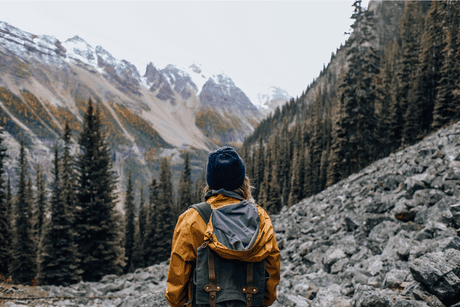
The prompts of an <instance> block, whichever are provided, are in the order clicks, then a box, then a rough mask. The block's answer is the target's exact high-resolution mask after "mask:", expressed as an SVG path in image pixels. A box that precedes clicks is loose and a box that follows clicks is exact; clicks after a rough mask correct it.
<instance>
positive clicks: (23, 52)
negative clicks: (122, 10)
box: [0, 21, 263, 190]
mask: <svg viewBox="0 0 460 307" xmlns="http://www.w3.org/2000/svg"><path fill="white" fill-rule="evenodd" d="M192 68H193V67H192ZM201 79H203V78H201ZM194 80H195V81H196V80H199V81H196V82H197V83H198V85H197V84H195V82H194ZM90 97H91V98H92V99H93V100H94V101H95V102H96V103H97V104H98V105H99V108H100V111H101V117H102V120H103V127H104V129H105V130H106V132H107V136H108V141H109V143H110V146H111V149H112V150H113V155H114V159H115V160H116V169H117V171H118V173H119V175H120V176H121V178H122V180H120V183H121V184H122V187H121V188H122V190H123V186H124V184H125V181H126V180H124V179H125V174H127V168H133V172H134V174H133V175H136V178H138V182H140V183H143V184H144V186H145V185H147V184H148V183H149V182H150V181H151V179H152V177H155V174H156V173H157V172H158V167H157V166H151V165H149V162H152V161H155V160H157V159H160V158H162V157H165V156H169V157H172V159H171V163H172V165H173V166H176V167H179V166H180V165H182V164H183V152H184V150H189V151H191V152H192V154H191V160H192V169H193V170H196V172H193V173H192V175H193V176H194V177H196V176H197V174H198V173H199V171H200V170H199V169H198V168H199V167H195V166H198V165H199V166H200V168H201V166H202V165H203V164H204V162H205V158H206V153H207V152H208V151H209V150H212V149H214V148H217V147H218V146H220V145H221V144H224V143H226V144H227V143H236V144H238V143H241V142H242V140H243V139H244V137H245V136H246V135H247V134H248V133H250V132H251V131H253V130H254V126H255V125H257V123H258V122H259V121H260V120H261V119H262V117H263V115H262V114H261V113H260V112H259V111H258V110H257V108H256V107H254V105H253V104H252V103H251V102H250V101H249V99H248V98H247V97H246V95H245V94H244V93H243V92H242V90H241V89H239V88H238V87H237V85H236V84H235V83H234V82H233V81H232V80H231V78H230V77H228V76H225V75H223V74H219V75H215V76H210V77H208V78H207V79H206V80H200V79H199V78H198V79H197V78H195V76H191V75H190V74H189V72H186V71H184V70H181V69H178V68H177V67H176V66H174V65H168V66H166V67H165V68H164V69H159V68H157V67H155V65H154V64H153V63H150V64H148V65H147V67H146V71H145V74H144V75H141V74H140V73H139V72H138V70H137V68H136V67H135V66H134V65H132V64H131V63H129V62H128V61H126V60H118V59H116V58H114V57H113V56H112V55H111V54H110V52H109V51H107V50H105V49H104V48H103V47H101V46H96V47H93V46H91V45H89V44H88V43H87V42H86V41H85V40H84V39H82V38H80V37H78V36H75V37H73V38H70V39H68V40H66V41H65V42H61V41H59V40H58V39H56V38H55V37H53V36H49V35H35V34H32V33H28V32H25V31H22V30H20V29H18V28H15V27H14V26H12V25H9V24H8V23H5V22H1V21H0V122H1V123H2V124H3V125H4V126H5V130H6V133H5V137H6V139H7V141H6V143H7V146H8V150H9V151H10V153H11V154H10V161H9V162H7V173H8V175H10V176H11V177H12V178H13V182H14V177H15V171H14V165H15V158H14V157H16V156H17V155H16V153H17V148H18V147H19V145H18V144H19V141H20V139H21V138H24V140H25V144H26V147H27V149H28V154H29V159H30V164H31V169H32V173H33V174H34V169H35V165H36V164H37V163H41V164H43V165H44V167H45V168H49V167H51V156H52V154H51V151H50V148H52V146H54V144H55V143H56V141H58V140H59V139H60V138H61V135H62V131H63V126H64V123H65V121H69V122H70V123H71V126H72V128H73V129H74V132H75V133H74V141H76V140H77V138H78V134H79V131H80V130H81V123H82V118H83V114H84V111H85V109H86V106H87V101H88V99H89V98H90ZM47 171H48V170H47V169H45V173H47ZM176 177H177V176H176Z"/></svg>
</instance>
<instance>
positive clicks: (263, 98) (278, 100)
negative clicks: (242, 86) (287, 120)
mask: <svg viewBox="0 0 460 307" xmlns="http://www.w3.org/2000/svg"><path fill="white" fill-rule="evenodd" d="M291 98H292V97H291V95H289V93H288V92H287V91H286V90H284V89H282V88H279V87H276V86H270V87H268V88H267V90H266V91H265V92H264V93H259V94H257V100H258V101H257V104H255V105H256V106H257V107H258V108H259V110H260V111H262V112H264V113H270V112H272V111H274V110H275V109H276V107H278V106H279V107H281V106H282V105H283V104H285V103H286V102H287V101H289V100H290V99H291Z"/></svg>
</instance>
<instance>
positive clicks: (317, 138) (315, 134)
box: [308, 90, 323, 194]
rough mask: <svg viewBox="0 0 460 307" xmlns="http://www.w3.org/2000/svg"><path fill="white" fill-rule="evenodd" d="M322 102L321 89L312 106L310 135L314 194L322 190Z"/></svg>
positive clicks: (311, 178)
mask: <svg viewBox="0 0 460 307" xmlns="http://www.w3.org/2000/svg"><path fill="white" fill-rule="evenodd" d="M321 103H322V93H321V90H320V91H319V92H318V93H317V94H316V99H315V102H314V104H313V106H312V112H311V115H310V116H311V120H310V121H308V122H309V123H310V127H309V131H311V136H310V158H311V165H310V168H311V176H309V180H310V189H311V193H312V194H316V193H318V192H319V190H320V182H319V176H320V168H321V153H322V140H321V138H322V135H321V134H322V130H323V127H322V125H321V121H320V117H321V110H320V108H321Z"/></svg>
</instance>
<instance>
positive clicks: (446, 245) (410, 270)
mask: <svg viewBox="0 0 460 307" xmlns="http://www.w3.org/2000/svg"><path fill="white" fill-rule="evenodd" d="M459 148H460V122H458V123H457V124H455V125H452V126H450V127H447V128H444V129H441V130H440V131H438V132H437V133H435V134H433V135H431V136H429V137H427V138H426V139H425V140H423V141H422V142H420V143H418V144H416V145H414V146H411V147H408V148H406V149H404V150H402V151H399V152H397V153H395V154H392V155H391V156H389V157H387V158H385V159H382V160H379V161H376V162H375V163H373V164H371V165H370V166H368V167H367V168H365V169H364V170H362V171H360V172H359V173H355V174H353V175H352V176H350V177H349V178H347V179H345V180H342V181H340V182H338V183H337V184H335V185H333V186H331V187H329V188H328V189H326V190H324V191H322V192H321V193H319V194H317V195H315V196H312V197H310V198H308V199H304V200H302V201H301V202H300V203H298V204H296V205H294V206H292V207H290V208H284V209H283V210H282V211H281V213H280V214H279V215H277V216H272V221H273V225H274V228H275V231H276V236H277V240H278V245H279V247H280V250H281V282H280V284H279V286H278V299H277V301H276V302H275V304H274V306H311V307H313V306H314V307H336V306H343V307H345V306H350V307H365V306H366V307H372V306H375V307H377V306H378V307H387V306H388V307H391V306H394V307H396V306H399V307H401V306H420V307H422V306H424V307H426V306H430V307H435V306H436V307H441V306H447V307H448V306H452V307H458V306H460V239H459V238H458V235H457V234H458V232H457V229H459V228H460V150H459ZM167 270H168V262H164V263H161V264H159V265H156V266H153V267H149V268H146V269H139V270H138V271H136V272H135V273H132V274H127V275H123V276H120V277H116V276H107V277H105V278H104V279H103V280H102V281H101V282H99V283H79V284H77V285H73V286H70V287H54V286H50V287H35V289H36V290H38V291H42V293H43V294H46V295H47V298H46V299H43V300H42V301H41V302H39V301H34V302H36V303H37V306H57V305H59V304H61V305H62V304H65V305H68V306H167V303H166V301H165V298H164V289H165V276H166V274H167ZM29 288H31V287H29ZM20 290H21V289H16V290H15V289H12V290H11V288H10V290H3V291H4V292H6V291H8V292H10V293H9V295H19V294H20V292H21V291H25V290H21V291H20ZM15 291H16V292H15ZM47 291H49V292H47ZM54 296H64V297H67V300H68V301H65V299H63V298H62V299H60V298H57V297H56V298H54ZM95 297H101V298H95ZM28 302H29V303H30V302H31V300H29V301H28ZM7 304H9V305H5V306H21V305H20V304H19V303H18V304H17V305H15V304H14V302H13V301H11V303H7ZM22 304H24V305H25V304H26V303H24V302H23V303H22ZM71 304H75V305H71ZM76 304H78V305H76Z"/></svg>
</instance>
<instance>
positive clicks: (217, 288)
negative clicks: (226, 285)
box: [204, 284, 222, 292]
mask: <svg viewBox="0 0 460 307" xmlns="http://www.w3.org/2000/svg"><path fill="white" fill-rule="evenodd" d="M220 290H222V287H221V286H220V285H214V284H209V285H206V286H204V291H206V292H214V291H220Z"/></svg>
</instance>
